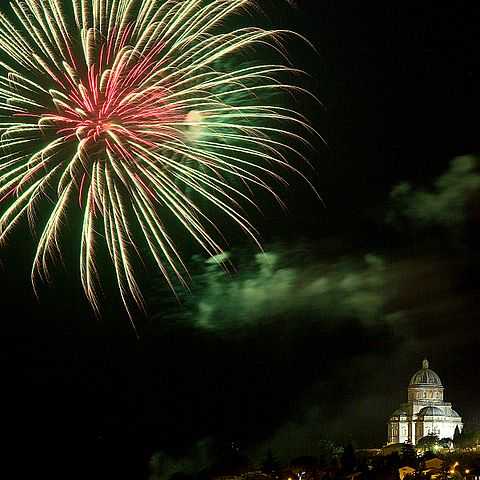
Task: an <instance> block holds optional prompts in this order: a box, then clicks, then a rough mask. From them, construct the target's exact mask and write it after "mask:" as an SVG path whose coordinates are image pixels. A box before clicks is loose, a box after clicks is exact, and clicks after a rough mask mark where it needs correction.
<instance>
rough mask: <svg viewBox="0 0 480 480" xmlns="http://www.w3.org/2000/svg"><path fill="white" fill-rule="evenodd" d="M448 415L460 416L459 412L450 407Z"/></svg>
mask: <svg viewBox="0 0 480 480" xmlns="http://www.w3.org/2000/svg"><path fill="white" fill-rule="evenodd" d="M448 416H449V417H460V414H459V413H458V412H456V411H455V410H454V409H453V408H450V412H449V413H448Z"/></svg>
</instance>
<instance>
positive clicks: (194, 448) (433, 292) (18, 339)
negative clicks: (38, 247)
mask: <svg viewBox="0 0 480 480" xmlns="http://www.w3.org/2000/svg"><path fill="white" fill-rule="evenodd" d="M262 3H264V10H265V12H267V14H268V17H269V18H270V22H271V24H272V25H275V26H280V27H284V28H290V29H292V30H295V31H297V32H299V33H301V34H303V35H304V36H306V37H307V38H308V39H310V40H311V41H312V42H313V43H314V45H315V47H316V48H317V50H318V54H315V53H312V52H311V51H310V50H308V49H305V48H302V47H301V46H299V45H298V44H295V45H294V46H292V50H291V53H292V56H293V60H294V63H295V64H297V65H299V66H301V67H302V68H304V69H305V70H307V71H308V72H309V73H310V74H311V75H312V79H311V84H310V85H309V87H310V88H313V89H314V90H315V92H316V94H317V96H318V97H319V98H320V99H321V101H322V103H323V105H324V108H323V109H321V108H314V107H313V106H312V107H309V108H310V109H311V116H312V118H313V121H314V124H315V127H316V128H317V130H318V131H319V132H320V133H321V134H322V136H323V137H324V138H325V139H326V140H327V142H328V145H327V146H325V145H322V144H321V143H319V144H318V145H317V149H316V151H315V152H314V153H312V154H311V161H312V162H313V163H314V165H315V173H314V174H313V175H312V178H313V183H314V184H315V187H316V188H317V189H318V191H319V192H320V194H321V196H322V199H323V201H324V203H325V205H322V203H321V202H319V201H318V200H317V199H316V198H315V196H314V195H313V193H312V192H311V191H310V190H309V189H308V187H306V186H305V185H303V184H302V182H301V181H298V180H297V181H293V182H291V187H290V189H289V190H288V191H287V192H284V197H285V198H286V201H287V205H288V210H287V211H286V212H283V211H282V210H281V209H279V208H278V206H275V205H272V206H267V207H266V208H265V211H264V215H263V216H262V217H260V216H259V217H258V218H255V221H256V223H257V224H258V225H259V230H260V233H261V235H262V238H263V242H264V247H265V250H266V251H267V252H271V254H272V256H274V258H275V259H277V260H276V261H278V264H277V267H276V268H278V270H281V273H282V274H285V275H287V276H288V278H289V280H288V281H286V283H285V285H286V287H285V290H283V291H282V292H283V293H281V294H278V297H276V295H277V293H276V291H277V289H279V288H280V284H281V281H282V279H284V278H285V277H284V276H282V277H276V276H275V275H276V273H275V274H272V272H271V271H269V272H267V273H265V272H263V273H262V271H261V267H260V266H259V265H258V262H257V263H255V262H256V260H255V255H256V253H258V252H257V251H256V250H255V248H254V247H253V246H252V245H250V244H248V243H247V242H243V241H242V240H237V237H236V236H235V235H233V237H231V238H230V240H231V250H232V252H234V255H233V257H232V258H234V263H235V262H236V273H235V272H234V273H232V275H231V276H230V277H228V278H227V277H225V282H229V283H228V284H229V285H231V289H230V290H229V293H228V294H227V293H225V295H220V299H219V295H218V293H217V294H216V296H214V294H213V293H212V289H209V288H208V285H209V281H210V280H209V278H210V277H209V275H210V276H211V275H214V273H215V272H213V273H212V271H211V267H209V266H208V265H207V266H205V264H204V263H202V261H198V260H197V263H196V264H195V265H196V266H194V267H192V268H193V273H194V275H193V280H194V281H195V279H196V278H198V279H199V281H198V284H197V286H194V287H192V288H193V293H192V294H191V296H190V297H189V296H188V295H185V296H184V297H182V298H183V299H184V300H183V303H182V304H181V305H178V304H176V303H175V301H174V300H173V299H172V298H171V296H170V294H169V293H168V290H167V289H165V287H164V285H163V284H162V283H161V281H160V279H159V278H156V277H155V276H152V277H151V278H150V277H149V278H148V281H146V282H145V283H146V285H147V291H148V292H149V294H150V295H151V297H149V298H151V300H150V302H149V305H148V316H147V317H140V316H139V318H138V326H139V338H137V337H136V336H135V334H134V332H133V330H132V329H131V327H130V324H129V321H128V317H127V316H126V314H125V313H124V312H123V310H122V308H121V307H120V305H119V303H118V298H117V297H116V296H115V293H114V291H113V289H112V288H110V287H111V286H109V285H106V286H105V304H104V307H103V316H102V318H96V317H95V316H94V315H93V313H92V311H91V310H90V308H89V306H88V305H87V302H86V301H85V300H84V298H83V293H82V290H81V288H80V283H79V278H78V273H77V272H76V270H75V269H76V265H77V264H76V263H75V261H74V257H73V255H72V257H73V260H72V262H71V263H70V264H68V259H69V255H68V254H67V257H66V268H64V267H62V265H58V271H57V273H56V274H55V275H54V282H53V283H52V284H50V285H48V286H44V287H42V288H41V289H40V298H39V299H36V298H35V296H34V294H33V292H32V289H31V286H30V280H29V274H30V265H31V259H32V255H33V242H32V239H31V237H30V233H29V232H28V230H24V231H17V232H16V234H14V235H13V236H12V237H11V238H10V241H9V243H8V244H7V245H5V246H4V247H2V250H1V252H0V271H1V290H0V292H1V293H0V296H1V304H2V320H3V322H2V326H3V328H2V343H1V349H0V359H1V361H2V362H1V363H2V365H3V366H4V372H3V382H2V386H3V388H2V392H3V394H2V397H3V400H4V402H5V406H4V409H3V412H4V414H5V416H6V419H5V420H6V421H5V424H6V428H4V429H3V430H4V432H5V433H4V435H5V438H7V439H8V443H9V444H10V445H11V446H13V450H14V451H15V452H16V455H18V461H17V463H16V465H17V468H18V469H20V470H23V469H24V468H30V467H33V469H34V470H35V468H38V469H39V470H43V469H44V466H45V468H49V469H50V468H52V469H54V470H57V469H58V470H59V471H63V472H68V473H69V475H68V476H70V477H71V478H75V475H76V474H79V475H80V473H81V472H90V474H91V475H93V476H89V477H88V478H96V477H95V475H98V478H115V477H121V476H122V475H125V478H141V476H139V475H138V474H137V476H133V477H132V476H129V475H130V474H132V475H133V473H131V472H138V471H141V470H142V468H146V467H145V465H146V462H147V460H148V458H149V456H150V455H151V454H152V453H153V452H154V451H162V452H164V455H165V465H166V467H165V468H166V471H167V472H169V473H173V472H175V471H176V470H181V469H185V470H189V469H190V470H195V469H200V468H203V467H204V466H206V465H205V464H206V463H208V462H210V461H213V460H214V459H215V455H216V454H217V453H218V452H221V451H222V448H225V445H228V444H229V443H230V442H232V441H235V442H237V444H238V445H239V446H240V448H241V450H242V451H244V452H245V453H246V454H248V455H249V456H250V457H251V458H252V459H253V460H256V459H257V460H258V458H261V457H262V455H264V453H265V451H266V449H267V448H268V447H269V446H271V447H272V449H273V451H274V452H276V453H277V455H278V456H279V457H281V458H282V459H284V460H288V459H290V458H292V457H294V456H298V455H301V454H303V453H305V454H315V445H316V442H318V441H319V440H320V439H333V440H335V441H336V442H338V443H340V444H342V443H345V442H348V441H354V442H355V444H356V445H357V446H359V447H375V446H381V445H382V444H383V443H384V441H385V439H386V420H387V417H388V415H389V414H390V413H391V412H392V411H393V410H394V409H395V408H397V406H398V404H399V403H400V402H403V401H405V400H406V387H407V384H408V381H409V379H410V376H411V375H412V374H413V373H414V372H415V371H416V370H418V369H419V368H420V366H421V361H422V359H423V358H424V357H427V358H428V359H429V360H430V365H431V368H432V369H433V370H435V371H436V372H437V373H438V374H439V375H440V378H441V379H442V381H443V383H444V385H445V386H446V400H447V401H452V402H453V404H454V405H453V406H454V408H455V409H456V410H457V411H459V412H460V413H461V414H462V416H463V418H464V421H465V422H466V423H470V424H475V423H479V422H480V410H479V407H478V395H479V394H480V391H479V387H478V381H477V378H478V376H477V363H476V362H477V361H478V360H477V357H478V355H477V351H478V348H479V341H478V321H479V320H480V318H479V314H478V298H479V297H478V294H479V276H478V273H477V271H478V265H479V250H478V240H479V239H480V235H479V228H478V222H479V221H480V196H479V195H478V192H477V195H475V194H474V195H470V196H469V198H468V200H466V206H465V208H464V213H465V215H464V218H463V219H462V220H458V221H456V222H453V223H452V222H444V223H442V222H441V221H438V222H437V223H436V224H435V225H433V226H432V225H428V226H427V227H425V226H424V225H422V224H421V222H420V223H418V222H417V223H415V224H408V225H407V226H405V225H404V224H403V226H401V227H398V225H397V226H394V225H392V223H391V222H390V223H389V221H388V218H390V217H389V212H391V211H392V210H393V209H394V208H395V205H394V202H393V201H392V197H391V196H390V192H391V191H392V189H393V188H394V187H395V186H396V185H397V184H399V183H400V182H409V183H410V184H411V185H412V188H413V189H428V188H430V187H431V186H432V185H433V184H434V182H435V180H436V179H437V178H439V177H440V176H442V175H443V174H445V172H447V171H448V169H449V168H450V165H451V161H452V159H453V158H455V157H459V156H463V155H467V154H473V155H474V154H476V153H478V151H479V146H478V140H479V135H478V111H479V100H480V93H479V88H478V85H479V84H480V67H479V61H478V51H479V47H480V42H479V35H478V15H475V12H474V9H473V7H472V8H471V9H469V8H467V7H462V6H459V5H458V4H456V5H453V4H451V5H450V6H448V7H447V6H444V7H442V6H439V5H438V4H437V2H431V3H430V2H422V6H420V5H416V6H412V7H409V6H408V5H406V4H404V3H401V4H398V5H392V4H389V2H384V4H383V5H380V6H378V5H375V6H373V4H372V5H371V6H369V5H366V2H334V1H316V0H297V1H296V2H290V3H294V4H295V5H296V6H295V7H293V8H292V7H290V6H289V5H288V2H286V1H281V0H276V1H275V2H273V1H271V2H267V1H266V2H262ZM367 3H368V2H367ZM2 8H3V7H2ZM254 17H255V15H254ZM253 20H255V18H254V19H253ZM262 21H263V22H265V20H264V19H262ZM471 175H475V172H473V173H471ZM449 178H450V177H449ZM455 185H456V184H455ZM415 198H416V197H415ZM415 198H413V196H412V199H411V200H412V202H414V201H415ZM452 198H453V197H452ZM456 198H457V197H455V198H453V200H452V202H455V201H456ZM419 202H420V200H419ZM414 207H415V205H414ZM451 207H452V208H453V206H452V203H451V202H449V201H447V202H446V203H445V205H444V207H443V211H444V212H447V211H448V210H449V209H450V208H451ZM418 208H421V207H420V206H419V207H418ZM442 218H443V217H442ZM407 223H408V222H407ZM434 223H435V222H434ZM187 251H188V254H189V255H193V254H195V253H200V252H196V251H195V250H194V249H191V250H190V251H189V250H188V248H187ZM372 258H373V259H374V260H375V259H377V258H381V259H382V260H381V262H382V263H381V266H380V267H378V266H375V265H376V264H375V261H374V260H372ZM372 261H373V263H374V265H373V266H372ZM209 269H210V270H209ZM262 275H263V277H262ZM322 279H323V280H324V283H325V282H326V281H328V282H330V283H329V284H330V285H334V287H332V289H331V290H328V293H326V294H325V297H324V298H322V292H323V291H324V290H322V288H323V287H322V288H320V287H319V285H320V283H321V282H320V280H322ZM325 279H326V280H325ZM352 279H353V280H352ZM323 280H322V281H323ZM348 280H352V282H353V283H354V284H353V286H352V287H349V291H348V294H346V293H344V290H342V288H343V286H342V285H344V283H342V282H344V281H348ZM249 281H250V282H252V283H250V284H248V282H249ZM319 282H320V283H319ZM355 282H356V283H355ZM246 285H253V288H252V289H251V290H252V292H253V293H249V294H246V293H245V288H246ZM322 285H323V284H322ZM339 285H340V286H342V287H341V288H340V287H339ZM235 289H237V290H235ZM270 289H271V290H270ZM307 290H308V291H311V292H319V293H318V296H314V297H313V296H312V297H311V298H310V297H309V298H310V300H305V299H304V297H302V294H303V293H304V292H305V291H307ZM236 291H238V292H239V293H238V295H237V294H236V293H235V292H236ZM225 292H226V290H225ZM232 292H233V293H232ZM262 292H263V293H265V292H267V293H268V294H269V295H270V293H271V295H272V298H273V299H274V300H275V299H276V298H278V304H277V305H272V304H270V303H268V302H267V301H266V300H265V298H264V297H262V298H261V299H260V300H259V296H260V293H262ZM332 292H333V293H332ZM342 292H343V293H342ZM357 294H358V295H357ZM312 295H313V294H312ZM300 297H301V299H300ZM202 302H203V305H210V306H211V307H212V310H209V312H210V313H209V316H207V317H206V318H207V320H205V318H203V319H202V318H200V314H199V310H198V309H199V304H200V303H202ZM229 302H230V303H229ZM346 302H350V303H349V305H350V307H351V308H343V307H344V305H345V303H346ZM273 303H275V302H273ZM248 305H249V306H250V307H251V308H250V310H249V308H247V306H248ZM256 305H258V308H256ZM352 305H353V306H352ZM39 452H41V454H40V453H39ZM182 462H183V463H182ZM49 471H53V470H49ZM92 472H95V473H92ZM68 476H67V477H65V478H68Z"/></svg>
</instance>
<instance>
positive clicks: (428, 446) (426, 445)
mask: <svg viewBox="0 0 480 480" xmlns="http://www.w3.org/2000/svg"><path fill="white" fill-rule="evenodd" d="M439 442H440V440H439V438H438V437H437V435H432V434H430V435H426V436H425V437H422V438H420V440H418V442H417V448H421V449H422V450H429V451H433V450H434V447H438V446H439Z"/></svg>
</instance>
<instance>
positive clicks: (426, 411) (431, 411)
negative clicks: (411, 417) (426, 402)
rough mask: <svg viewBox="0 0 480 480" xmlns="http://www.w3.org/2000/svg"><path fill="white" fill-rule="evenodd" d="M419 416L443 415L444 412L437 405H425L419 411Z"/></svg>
mask: <svg viewBox="0 0 480 480" xmlns="http://www.w3.org/2000/svg"><path fill="white" fill-rule="evenodd" d="M418 416H419V417H425V416H430V417H443V412H442V411H441V410H440V409H439V408H437V407H424V408H422V409H421V410H420V411H419V412H418Z"/></svg>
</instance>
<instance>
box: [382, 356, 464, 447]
mask: <svg viewBox="0 0 480 480" xmlns="http://www.w3.org/2000/svg"><path fill="white" fill-rule="evenodd" d="M443 390H444V388H443V385H442V382H441V380H440V377H439V376H438V375H437V374H436V373H435V372H434V371H433V370H430V368H429V365H428V360H424V361H423V363H422V368H421V369H420V370H419V371H418V372H416V373H415V374H414V375H413V376H412V378H411V380H410V384H409V385H408V402H407V403H403V404H402V405H400V408H398V409H397V410H395V411H394V412H393V413H392V415H391V416H390V420H389V421H388V440H387V444H391V443H404V442H411V443H412V444H413V445H415V443H417V441H418V440H419V439H420V438H422V437H424V436H426V435H437V436H438V437H439V438H452V439H453V434H454V433H455V428H456V427H458V429H459V431H460V432H461V431H462V427H463V424H462V418H461V417H460V415H459V414H458V413H457V412H456V411H455V410H453V408H452V404H451V403H448V402H444V401H443Z"/></svg>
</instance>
